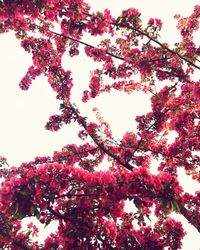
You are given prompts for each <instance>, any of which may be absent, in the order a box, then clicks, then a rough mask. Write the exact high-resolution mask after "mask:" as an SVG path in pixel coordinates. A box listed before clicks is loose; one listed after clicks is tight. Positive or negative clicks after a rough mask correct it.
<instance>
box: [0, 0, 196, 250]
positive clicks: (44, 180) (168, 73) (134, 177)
mask: <svg viewBox="0 0 200 250" xmlns="http://www.w3.org/2000/svg"><path fill="white" fill-rule="evenodd" d="M175 18H176V19H177V29H178V30H179V32H180V35H181V39H180V40H179V41H178V42H177V43H176V44H174V46H173V47H171V46H170V45H169V44H167V43H161V42H160V41H159V32H160V30H161V29H162V21H161V20H160V19H158V18H150V19H149V21H148V23H147V24H144V23H143V22H142V17H141V13H140V12H139V10H137V9H136V8H129V9H126V10H123V11H122V13H121V15H119V16H118V17H113V16H112V15H111V12H110V10H108V9H105V10H104V11H103V12H100V11H97V12H92V11H91V8H90V6H89V4H87V2H84V1H83V0H12V1H11V0H2V1H0V32H1V33H5V32H11V31H13V32H14V33H15V36H16V38H17V39H19V40H21V47H22V48H23V49H24V50H25V51H26V52H27V53H31V55H32V66H31V67H29V68H28V69H27V72H26V74H25V75H24V77H23V78H22V79H21V82H20V83H19V86H20V88H21V89H22V90H28V89H29V87H30V85H31V84H32V81H33V80H34V79H36V78H37V77H39V76H41V75H44V76H45V77H46V78H47V79H48V82H49V84H50V87H51V88H52V89H53V90H54V91H55V92H56V94H57V96H56V98H57V99H58V100H59V102H60V106H59V107H58V113H57V114H52V116H51V117H50V118H49V120H48V121H47V123H46V126H45V128H46V129H48V130H51V131H58V130H59V129H62V126H64V125H68V124H71V123H75V124H77V126H78V127H79V133H78V135H77V136H78V137H79V138H80V139H81V141H82V143H81V144H80V145H76V144H68V145H65V146H64V147H63V148H62V150H60V151H55V152H54V154H53V155H52V156H46V157H36V158H35V159H34V160H33V161H30V162H29V163H23V164H21V165H20V166H18V167H11V166H8V163H7V161H6V158H4V157H1V168H0V174H1V179H2V183H1V188H0V247H1V249H52V250H53V249H147V250H150V249H152V250H156V249H158V250H159V249H172V250H173V249H174V250H175V249H181V245H182V239H183V237H184V235H185V230H184V228H183V226H182V224H181V222H179V221H176V220H174V219H173V218H171V216H170V215H171V213H172V212H176V213H179V214H181V215H183V216H184V217H185V218H186V219H187V220H188V222H189V223H190V224H191V225H193V226H194V227H195V228H196V229H197V230H198V231H199V232H200V191H199V192H196V193H195V195H191V194H189V193H187V192H185V191H184V188H183V187H182V186H181V185H180V183H179V180H178V177H177V176H178V175H177V170H178V169H179V168H182V169H184V171H185V172H186V174H188V175H190V176H191V177H192V178H193V179H194V180H196V181H198V182H199V181H200V171H199V165H200V157H199V150H200V138H199V135H200V109H199V107H200V82H199V80H196V79H195V73H196V72H197V71H198V70H200V63H199V62H200V61H199V57H200V47H199V45H197V44H196V43H195V42H194V34H195V32H197V31H198V30H199V21H200V20H199V19H200V5H199V6H195V7H194V11H193V13H191V15H190V16H189V17H181V16H180V15H176V16H175ZM86 35H87V36H90V37H99V39H100V42H99V44H92V43H88V42H86V41H85V40H84V39H85V36H86ZM91 41H92V39H91ZM82 48H83V49H84V53H85V55H86V56H87V57H89V58H90V59H91V63H92V62H94V63H95V62H98V64H97V68H96V69H95V70H93V71H92V72H91V74H90V80H89V82H88V87H87V89H85V91H84V92H83V95H82V102H83V103H87V102H89V101H90V100H91V99H93V98H98V97H99V96H100V95H104V94H105V93H109V95H110V96H111V98H112V93H114V91H122V92H125V93H127V94H129V95H133V94H134V93H136V92H144V93H148V94H150V95H151V112H148V113H146V114H145V115H142V116H137V117H136V122H137V129H136V130H135V131H127V132H126V133H125V134H124V135H123V136H122V138H121V139H120V140H116V139H115V138H114V136H113V134H112V131H111V128H110V126H109V124H108V123H107V122H106V121H104V119H103V118H102V117H101V114H100V112H99V111H98V109H94V112H95V113H96V116H97V120H98V122H96V121H95V122H94V121H91V120H89V119H88V118H87V114H82V113H81V112H80V107H79V106H78V105H77V104H76V103H74V102H73V101H72V98H71V95H72V94H71V93H72V89H73V86H74V85H73V72H71V71H70V70H67V69H65V68H64V67H63V62H62V58H63V55H65V54H66V53H67V54H68V55H69V56H70V57H76V56H77V57H79V56H80V51H81V49H82ZM108 79H109V80H108ZM138 79H139V80H138ZM85 105H86V104H85ZM172 131H176V133H177V134H178V136H177V137H176V139H175V141H173V142H169V141H168V139H167V138H168V136H169V135H170V133H171V132H172ZM153 160H157V161H158V162H159V166H158V168H157V171H158V173H157V174H153V173H152V172H151V164H152V161H153ZM102 164H106V165H107V169H108V170H102V169H101V166H102ZM127 201H130V202H131V203H132V206H133V209H132V212H131V213H130V212H126V211H125V209H124V207H125V203H126V202H127ZM152 213H153V214H154V215H155V216H156V217H157V221H156V223H155V224H152V223H147V220H148V219H150V215H151V214H152ZM27 217H30V218H32V217H36V218H37V219H38V220H39V221H40V222H41V223H42V224H44V225H46V226H47V225H48V224H49V223H51V222H52V221H57V222H58V228H57V231H56V232H55V233H52V234H51V235H50V236H49V237H47V238H46V239H45V241H44V244H39V243H38V242H37V241H35V240H34V236H35V235H37V233H38V229H37V227H36V226H35V225H34V223H33V222H31V223H30V224H29V226H28V230H27V231H23V229H22V226H21V222H22V221H23V219H24V218H27Z"/></svg>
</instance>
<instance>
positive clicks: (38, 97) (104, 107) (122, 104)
mask: <svg viewBox="0 0 200 250" xmlns="http://www.w3.org/2000/svg"><path fill="white" fill-rule="evenodd" d="M87 2H88V3H90V4H91V5H92V7H93V9H94V10H102V9H103V8H109V9H111V12H112V13H113V15H115V16H116V15H118V14H120V12H121V10H122V9H126V8H129V7H135V8H137V9H138V10H139V11H140V12H141V13H142V19H143V20H144V21H145V22H146V21H148V19H149V18H150V17H157V18H161V19H162V20H163V31H162V36H161V39H160V40H161V41H162V42H171V43H174V42H177V41H178V39H179V36H178V33H177V31H176V28H175V25H176V22H175V20H174V19H173V16H174V14H176V13H180V14H182V15H186V16H187V15H190V13H191V12H192V10H193V6H194V5H195V4H198V3H199V1H196V0H193V1H192V0H190V1H188V0H176V1H172V0H168V1H161V0H151V1H149V0H143V1H142V0H135V1H134V0H123V1H120V0H115V1H111V0H110V1H109V0H106V1H105V0H95V4H94V1H92V0H89V1H87ZM113 6H114V7H113ZM199 38H200V35H199V37H197V40H198V41H199ZM93 41H94V40H93ZM93 44H94V42H93ZM0 55H1V60H0V72H1V78H0V116H1V123H0V141H1V143H0V155H2V156H5V157H7V159H8V163H9V164H10V165H15V166H17V165H19V164H20V163H22V162H25V161H27V162H28V161H30V160H33V158H34V157H35V156H38V155H39V156H42V155H52V152H53V151H54V150H59V149H61V147H62V146H64V145H66V144H68V143H78V142H79V140H78V139H77V131H78V127H77V126H76V125H70V126H67V127H66V126H64V127H63V128H62V129H61V130H60V131H58V132H55V133H52V132H50V131H46V130H45V129H44V125H45V124H46V122H47V120H48V117H49V116H50V115H52V114H56V113H59V110H58V108H59V102H58V101H56V99H55V96H56V94H55V93H54V92H53V91H52V89H51V88H50V86H49V85H48V82H47V80H46V79H45V78H44V77H40V78H37V80H35V81H34V82H33V84H32V85H31V87H30V89H29V90H28V91H22V90H21V89H19V87H18V83H19V81H20V79H21V78H22V77H23V76H24V74H25V73H26V70H27V68H28V67H29V66H30V65H31V54H28V53H26V52H25V51H24V50H23V49H21V48H20V42H19V41H17V40H16V39H15V37H14V35H13V34H10V33H9V34H3V35H0ZM80 62H82V63H80ZM63 65H64V66H65V68H69V69H70V68H71V69H73V73H74V75H73V76H74V84H75V89H76V90H73V94H74V97H73V98H74V99H73V100H75V101H76V103H77V104H80V99H81V96H82V94H81V93H82V90H83V89H84V87H85V84H86V85H87V83H88V71H89V70H90V69H91V67H92V66H93V65H94V63H93V62H92V61H91V60H89V59H87V58H86V57H83V58H82V59H81V60H80V58H78V57H75V58H73V59H71V60H70V62H69V59H68V58H67V57H66V58H65V57H64V59H63ZM145 99H146V100H145ZM94 106H97V107H98V108H99V110H100V111H101V113H102V114H103V116H104V118H105V120H106V121H108V122H110V124H111V127H112V129H113V132H114V135H115V136H120V135H121V134H122V133H124V132H125V131H131V130H134V128H135V124H134V117H135V115H140V114H142V113H146V112H147V111H149V100H148V98H146V97H145V98H144V95H142V94H138V93H137V96H135V95H134V97H133V95H130V96H127V95H126V94H123V93H116V94H114V95H113V94H112V93H111V94H110V95H109V94H105V95H102V96H101V97H99V98H97V99H96V100H94V101H89V102H88V103H86V104H81V111H82V112H84V113H83V115H87V116H89V117H90V119H91V121H92V120H93V119H94V115H93V113H92V111H91V110H92V108H93V107H94ZM127 107H130V109H129V108H127ZM126 110H127V112H126ZM184 178H185V177H184ZM184 178H183V179H182V181H183V182H184V184H183V185H186V184H187V187H186V189H187V188H189V189H188V191H190V192H192V191H193V190H194V188H193V186H194V187H195V189H198V188H199V184H198V185H197V183H195V184H194V183H193V182H191V181H190V179H189V178H188V179H186V178H185V179H184ZM188 184H189V185H188ZM179 217H180V216H179ZM176 218H178V216H177V215H176ZM183 223H184V225H186V229H187V232H188V235H187V237H186V239H185V240H184V246H183V248H182V249H184V250H188V249H191V242H192V249H193V250H198V249H199V248H200V235H199V234H198V232H197V231H196V230H195V229H193V227H192V226H190V225H189V224H188V223H187V222H186V221H185V220H183Z"/></svg>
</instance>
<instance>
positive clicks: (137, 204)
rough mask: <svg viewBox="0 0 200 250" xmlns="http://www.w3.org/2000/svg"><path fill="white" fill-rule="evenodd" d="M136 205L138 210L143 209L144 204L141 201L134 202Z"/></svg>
mask: <svg viewBox="0 0 200 250" xmlns="http://www.w3.org/2000/svg"><path fill="white" fill-rule="evenodd" d="M134 204H135V206H136V208H137V209H139V210H140V209H141V207H142V202H141V201H140V200H138V199H135V200H134Z"/></svg>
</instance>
